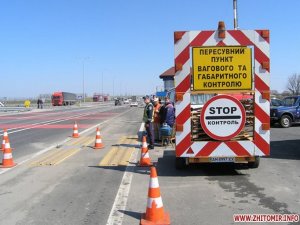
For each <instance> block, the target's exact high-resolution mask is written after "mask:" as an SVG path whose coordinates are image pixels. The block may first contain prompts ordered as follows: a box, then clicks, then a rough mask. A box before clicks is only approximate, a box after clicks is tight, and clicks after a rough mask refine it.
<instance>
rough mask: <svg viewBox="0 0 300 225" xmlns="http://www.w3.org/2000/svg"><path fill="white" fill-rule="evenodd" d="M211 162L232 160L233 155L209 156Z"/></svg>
mask: <svg viewBox="0 0 300 225" xmlns="http://www.w3.org/2000/svg"><path fill="white" fill-rule="evenodd" d="M209 161H210V162H211V163H222V162H234V157H210V158H209Z"/></svg>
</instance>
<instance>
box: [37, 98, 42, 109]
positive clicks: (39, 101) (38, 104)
mask: <svg viewBox="0 0 300 225" xmlns="http://www.w3.org/2000/svg"><path fill="white" fill-rule="evenodd" d="M40 104H41V99H38V100H37V108H38V109H39V108H40Z"/></svg>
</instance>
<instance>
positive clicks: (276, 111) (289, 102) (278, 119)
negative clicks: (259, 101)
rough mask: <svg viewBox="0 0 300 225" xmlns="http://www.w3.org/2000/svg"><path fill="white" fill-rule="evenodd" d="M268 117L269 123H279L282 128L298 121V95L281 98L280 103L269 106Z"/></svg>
mask: <svg viewBox="0 0 300 225" xmlns="http://www.w3.org/2000/svg"><path fill="white" fill-rule="evenodd" d="M270 117H271V125H273V124H275V123H279V124H280V126H281V127H283V128H288V127H290V126H291V125H292V123H295V122H300V96H293V97H286V98H284V99H283V100H282V105H280V106H271V109H270Z"/></svg>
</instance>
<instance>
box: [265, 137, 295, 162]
mask: <svg viewBox="0 0 300 225" xmlns="http://www.w3.org/2000/svg"><path fill="white" fill-rule="evenodd" d="M267 158H272V159H290V160H300V140H284V141H271V153H270V156H269V157H267Z"/></svg>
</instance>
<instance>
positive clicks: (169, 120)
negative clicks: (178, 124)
mask: <svg viewBox="0 0 300 225" xmlns="http://www.w3.org/2000/svg"><path fill="white" fill-rule="evenodd" d="M164 119H165V121H164V122H165V123H166V124H168V125H169V126H170V127H171V128H173V125H174V123H175V108H174V106H173V104H172V102H171V101H170V98H169V97H166V104H165V117H164Z"/></svg>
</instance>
